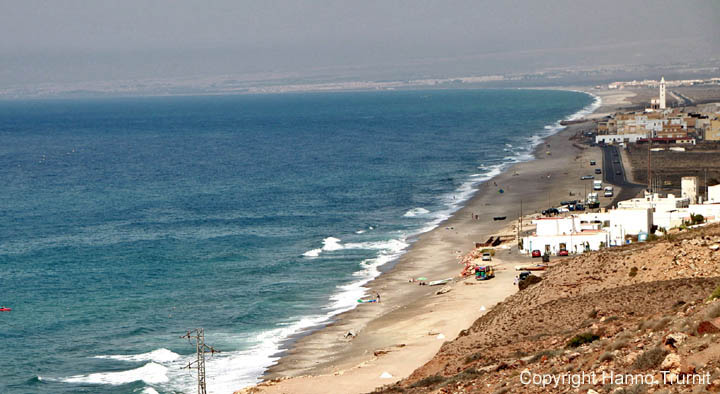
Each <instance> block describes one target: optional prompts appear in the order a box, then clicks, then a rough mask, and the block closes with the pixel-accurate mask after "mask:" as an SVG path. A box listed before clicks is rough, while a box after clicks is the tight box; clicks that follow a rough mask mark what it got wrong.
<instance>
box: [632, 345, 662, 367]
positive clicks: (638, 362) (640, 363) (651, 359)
mask: <svg viewBox="0 0 720 394" xmlns="http://www.w3.org/2000/svg"><path fill="white" fill-rule="evenodd" d="M667 354H668V352H667V350H665V349H663V348H661V347H656V348H653V349H650V350H647V351H645V352H643V353H642V354H641V355H640V356H638V358H637V359H635V362H634V363H633V365H632V366H633V369H637V370H646V369H652V368H657V367H658V366H659V365H660V363H662V362H663V360H664V359H665V356H667Z"/></svg>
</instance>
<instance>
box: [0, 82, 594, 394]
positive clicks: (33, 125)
mask: <svg viewBox="0 0 720 394" xmlns="http://www.w3.org/2000/svg"><path fill="white" fill-rule="evenodd" d="M596 105H597V101H596V100H595V98H593V97H591V96H589V95H586V94H583V93H578V92H568V91H539V90H428V91H387V92H353V93H316V94H287V95H256V96H208V97H164V98H117V99H92V100H45V101H5V102H0V304H1V305H6V306H9V307H12V308H13V311H12V312H0V344H1V346H2V349H3V351H2V352H0V392H3V393H75V392H87V393H97V392H103V393H155V392H157V393H176V392H187V393H190V392H194V389H195V387H194V379H195V375H194V372H191V371H188V370H187V369H182V368H181V367H182V366H183V365H185V364H187V362H188V361H191V360H192V357H193V354H194V353H193V352H194V345H192V344H190V343H188V341H187V340H184V339H180V338H179V337H180V336H181V335H183V334H184V333H185V331H186V330H188V329H192V328H195V327H204V329H205V333H206V341H207V343H208V344H211V345H213V346H214V347H216V348H217V349H220V350H221V351H222V353H220V354H218V355H215V356H214V357H212V358H209V359H208V362H207V374H208V389H209V391H210V392H212V393H231V392H232V391H233V390H237V389H240V388H242V387H244V386H246V385H249V384H252V383H254V382H256V381H257V379H258V377H259V376H260V375H261V374H262V372H263V371H264V369H265V368H266V367H267V366H269V365H271V364H272V363H273V362H274V361H275V360H276V359H277V353H278V352H279V351H280V350H282V349H283V348H284V347H285V346H287V343H286V340H287V338H288V337H290V336H292V335H294V334H298V333H301V332H303V331H305V330H308V329H311V328H316V327H318V326H321V325H322V324H325V323H327V322H328V321H329V320H330V319H332V316H334V315H336V314H338V313H340V312H342V311H345V310H348V309H350V308H353V307H354V306H355V305H356V301H355V300H356V299H357V298H359V297H361V296H363V295H364V294H365V289H364V287H363V285H365V284H366V283H367V282H368V281H370V280H371V279H372V278H374V277H376V276H377V275H379V274H380V268H381V267H382V266H383V265H385V264H388V263H389V262H391V261H392V260H393V259H395V258H396V257H397V256H399V255H400V254H401V253H402V252H403V251H404V250H405V249H406V248H407V247H408V246H409V245H410V244H411V243H412V241H413V237H414V236H415V235H417V234H419V233H421V232H423V231H427V230H429V229H431V228H433V227H435V226H437V225H438V223H440V222H441V221H442V220H443V219H445V218H447V217H448V216H449V215H450V214H451V213H452V212H453V211H454V210H456V209H458V207H460V206H461V205H462V203H463V202H464V201H465V200H466V199H467V198H469V197H470V196H471V194H472V192H473V191H474V190H475V187H477V185H479V184H480V183H481V182H483V181H486V180H487V179H489V178H490V177H491V176H493V175H495V174H497V173H499V172H500V171H502V169H504V168H505V167H507V166H508V165H509V164H511V163H514V162H517V161H521V160H528V159H529V158H530V152H531V149H532V147H533V146H534V145H535V144H537V143H538V142H539V141H540V139H541V138H542V137H543V136H545V135H548V134H551V133H553V132H555V131H557V130H558V129H559V128H560V126H559V124H558V121H559V120H561V119H567V118H570V117H573V116H576V117H577V116H581V115H582V114H583V113H585V112H587V111H589V110H591V109H592V108H593V106H596Z"/></svg>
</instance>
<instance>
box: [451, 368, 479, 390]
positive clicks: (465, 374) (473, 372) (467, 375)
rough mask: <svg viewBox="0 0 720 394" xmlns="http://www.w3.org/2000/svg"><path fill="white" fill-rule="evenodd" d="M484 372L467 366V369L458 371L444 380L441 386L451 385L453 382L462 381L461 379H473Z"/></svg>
mask: <svg viewBox="0 0 720 394" xmlns="http://www.w3.org/2000/svg"><path fill="white" fill-rule="evenodd" d="M484 373H485V372H484V371H478V370H477V369H475V368H468V369H466V370H464V371H462V372H460V373H458V374H457V375H455V376H453V377H451V378H449V379H447V380H445V382H443V384H442V387H445V386H448V385H452V384H455V383H457V382H460V381H463V380H471V379H475V378H477V377H478V376H480V375H482V374H484Z"/></svg>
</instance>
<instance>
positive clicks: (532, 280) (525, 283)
mask: <svg viewBox="0 0 720 394" xmlns="http://www.w3.org/2000/svg"><path fill="white" fill-rule="evenodd" d="M541 281H542V278H541V277H539V276H535V275H530V276H528V277H527V278H525V279H523V280H521V281H520V282H519V283H518V289H520V290H525V289H527V288H528V287H530V286H532V285H534V284H537V283H540V282H541Z"/></svg>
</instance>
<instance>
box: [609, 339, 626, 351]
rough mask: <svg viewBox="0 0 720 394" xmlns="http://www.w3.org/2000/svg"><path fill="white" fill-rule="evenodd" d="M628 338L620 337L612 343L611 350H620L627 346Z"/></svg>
mask: <svg viewBox="0 0 720 394" xmlns="http://www.w3.org/2000/svg"><path fill="white" fill-rule="evenodd" d="M627 344H628V340H627V339H625V338H618V340H617V341H615V342H613V344H612V345H610V350H620V349H622V348H624V347H625V346H627Z"/></svg>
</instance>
